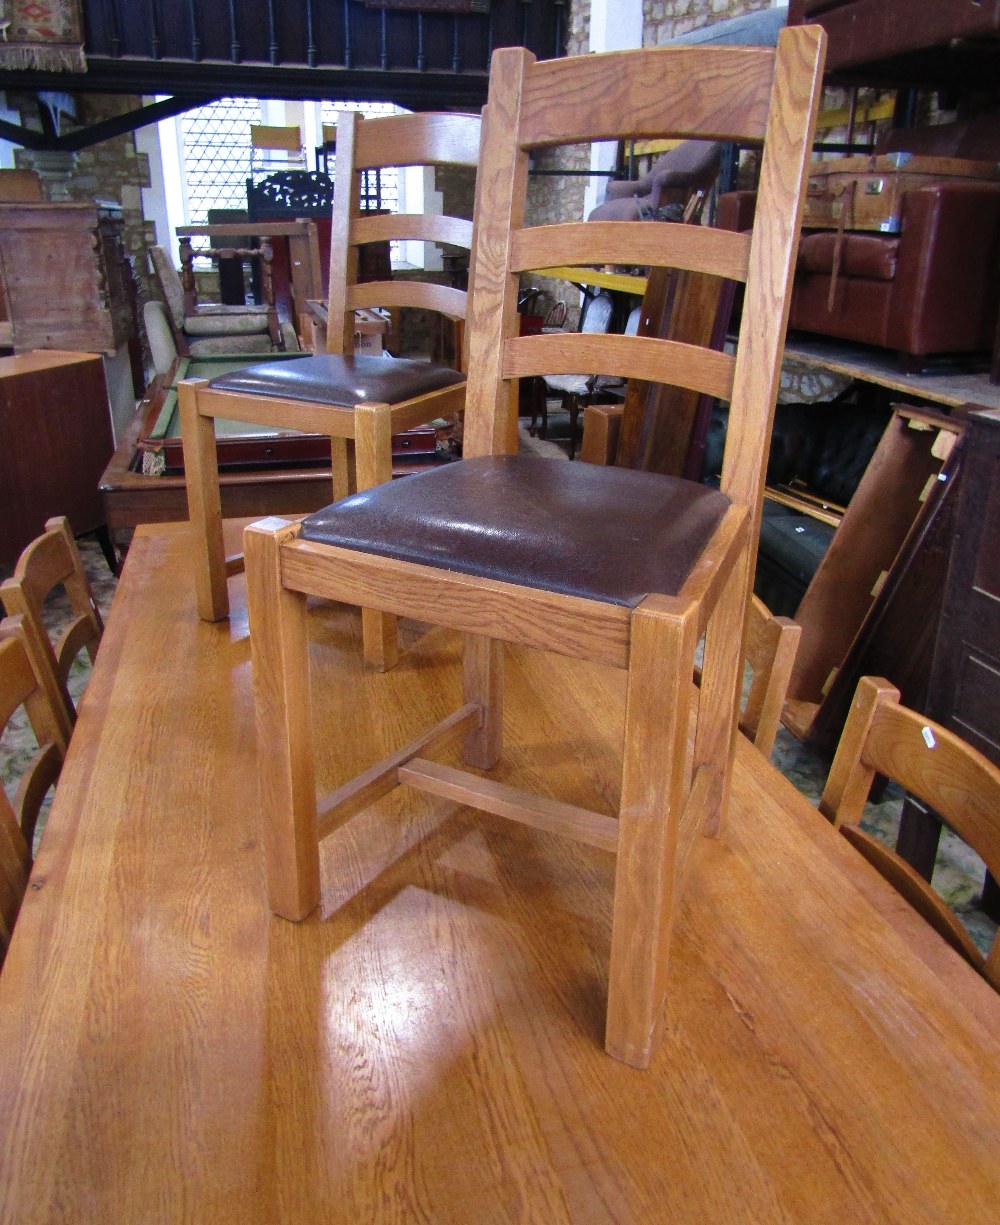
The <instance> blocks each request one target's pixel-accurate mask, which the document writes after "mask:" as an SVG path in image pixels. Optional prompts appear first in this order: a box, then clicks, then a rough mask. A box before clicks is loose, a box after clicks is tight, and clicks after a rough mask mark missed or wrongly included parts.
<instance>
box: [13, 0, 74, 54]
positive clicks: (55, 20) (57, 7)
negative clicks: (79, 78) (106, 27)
mask: <svg viewBox="0 0 1000 1225" xmlns="http://www.w3.org/2000/svg"><path fill="white" fill-rule="evenodd" d="M0 38H2V41H0V68H11V69H25V68H35V69H38V70H39V71H41V72H86V71H87V60H86V58H85V56H84V54H83V12H82V5H81V4H80V0H0Z"/></svg>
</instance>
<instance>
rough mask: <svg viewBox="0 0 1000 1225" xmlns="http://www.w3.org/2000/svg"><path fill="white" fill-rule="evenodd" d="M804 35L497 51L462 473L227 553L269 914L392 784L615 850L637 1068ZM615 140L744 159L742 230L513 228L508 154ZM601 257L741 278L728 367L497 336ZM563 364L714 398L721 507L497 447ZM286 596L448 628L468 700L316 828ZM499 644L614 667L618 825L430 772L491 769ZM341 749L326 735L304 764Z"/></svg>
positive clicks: (784, 241)
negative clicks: (564, 277)
mask: <svg viewBox="0 0 1000 1225" xmlns="http://www.w3.org/2000/svg"><path fill="white" fill-rule="evenodd" d="M823 42H824V36H823V34H822V31H819V30H817V29H816V28H815V27H811V26H799V27H795V28H790V29H787V30H785V31H783V32H782V34H781V36H780V39H779V41H778V46H777V49H776V50H774V51H772V50H770V49H761V48H730V47H725V48H721V47H712V48H703V47H655V48H646V49H644V50H639V51H622V52H611V53H607V54H602V55H587V56H580V57H574V58H569V59H559V60H552V61H548V62H542V63H536V62H535V61H534V58H533V56H531V54H530V53H529V52H527V51H524V50H523V49H521V48H503V49H501V50H498V51H497V52H495V53H494V56H493V61H492V66H491V70H490V93H489V101H488V104H487V108H486V119H485V134H484V139H483V157H482V162H481V166H480V171H479V199H478V214H477V238H476V249H475V255H474V262H473V286H472V311H471V316H470V320H469V326H468V346H469V388H468V404H467V409H466V428H465V456H466V458H464V459H463V460H462V461H461V462H460V463H456V464H450V465H446V466H444V467H442V468H439V469H438V470H436V471H434V472H430V473H427V474H424V475H420V476H414V477H410V478H408V479H407V480H405V481H396V482H395V483H394V484H383V485H380V486H378V487H377V488H375V489H370V490H368V491H367V492H366V493H364V494H358V495H357V496H355V497H351V498H347V499H345V500H343V501H342V502H340V503H338V504H336V505H334V506H330V507H327V508H326V510H324V511H321V512H319V513H318V514H315V515H312V516H310V517H309V518H308V519H306V520H305V521H304V522H303V523H301V524H289V523H285V522H284V521H282V520H278V521H277V522H275V521H274V520H269V521H264V522H262V523H260V524H257V525H255V526H253V527H251V528H249V529H248V530H247V532H246V535H245V538H244V539H245V545H246V548H247V554H248V556H247V591H248V599H249V608H250V641H251V646H252V650H253V673H254V690H255V701H256V706H257V761H258V769H259V773H260V783H261V786H260V800H261V808H262V813H263V821H264V846H265V853H266V857H267V866H268V885H269V891H270V900H271V905H272V907H273V909H274V910H276V911H277V912H278V913H279V914H280V915H283V916H285V917H286V918H290V919H301V918H304V917H305V916H306V915H307V914H309V913H310V911H312V910H314V909H315V908H316V906H317V905H318V904H319V901H320V895H321V888H320V856H319V844H318V839H319V838H320V837H323V836H325V835H327V834H335V832H336V830H337V829H338V828H339V827H340V826H342V825H343V824H344V823H345V821H347V820H349V819H350V818H351V817H352V816H353V815H354V814H355V813H357V812H358V811H360V810H362V809H364V808H366V807H367V806H368V805H369V804H371V803H373V802H374V801H376V800H378V799H379V798H380V797H381V796H383V795H386V794H387V793H388V792H390V791H392V790H393V789H394V788H395V787H397V786H399V785H401V784H406V785H407V786H409V787H412V788H416V789H417V790H418V791H421V792H425V793H428V794H430V795H432V796H435V797H445V798H446V799H448V800H449V801H457V802H458V803H461V804H467V805H471V806H473V807H478V808H481V809H484V810H485V811H487V812H490V813H493V814H495V815H497V816H502V817H507V818H511V819H513V820H516V821H520V822H524V823H527V824H529V825H532V826H535V827H538V828H542V829H547V830H551V831H552V832H553V833H559V834H563V835H568V836H570V837H572V838H574V839H576V840H578V841H581V842H583V843H585V844H588V845H590V846H593V847H597V848H601V849H603V850H605V851H607V852H611V853H613V854H615V855H616V856H617V861H616V868H615V882H614V897H613V900H612V903H611V913H612V934H611V953H610V968H609V987H608V1004H607V1021H606V1030H605V1046H606V1048H607V1050H608V1051H609V1052H610V1053H611V1054H612V1055H614V1056H615V1057H617V1058H619V1059H622V1060H624V1061H626V1062H628V1063H631V1064H634V1065H635V1066H638V1067H645V1066H646V1065H647V1064H648V1063H649V1060H650V1058H651V1057H652V1054H653V1051H654V1049H655V1046H656V1042H657V1039H658V1035H659V1032H660V1030H661V1028H662V1024H663V1015H664V1002H665V991H666V965H667V951H668V947H669V940H670V930H671V926H672V921H673V917H674V914H675V913H676V909H677V906H676V893H677V888H678V886H679V883H680V878H681V877H682V874H683V869H684V864H685V861H687V860H688V859H689V858H690V854H689V852H690V850H691V848H692V847H693V844H694V843H695V841H696V839H697V836H698V834H699V833H701V832H708V833H716V832H718V830H719V827H720V823H721V821H722V818H723V816H724V814H725V810H726V805H727V798H728V792H729V783H730V776H731V770H732V761H733V754H734V751H735V742H736V712H737V705H738V701H739V690H740V681H741V678H742V671H743V669H742V658H743V638H744V631H745V624H746V608H747V602H748V598H749V588H750V577H751V574H752V572H753V562H754V554H755V546H756V535H757V524H758V520H759V516H760V503H761V496H762V488H763V476H764V464H765V459H766V456H767V450H768V439H769V435H770V429H771V421H772V416H773V413H774V404H775V399H776V396H777V390H778V377H779V372H780V362H781V354H782V348H783V342H784V335H785V321H786V318H787V314H788V300H789V286H790V282H791V276H792V268H793V265H794V259H795V251H796V245H797V241H798V229H799V217H800V213H801V207H802V201H803V197H804V188H805V181H806V172H807V166H808V160H809V153H810V148H811V143H812V129H813V123H814V118H815V111H816V105H817V101H818V98H819V92H820V86H821V74H822V61H823V50H822V49H823ZM628 136H635V137H639V138H650V139H658V138H661V137H677V136H681V137H694V138H698V137H702V138H704V137H713V138H715V137H722V138H724V139H731V140H734V141H737V142H740V143H752V144H761V145H763V153H762V161H761V190H760V195H759V203H758V207H757V215H756V218H755V223H754V230H753V234H752V236H750V235H747V234H736V233H728V232H726V231H722V230H709V229H703V228H701V227H699V226H692V225H664V224H662V223H660V222H642V221H639V222H599V221H594V222H579V221H575V222H568V223H564V224H559V225H543V226H535V227H526V226H525V224H524V216H525V197H526V192H527V184H528V163H529V156H530V151H531V150H534V149H538V148H547V147H551V146H554V145H559V144H564V145H573V144H579V143H582V142H587V141H605V140H615V139H618V138H621V137H628ZM607 263H610V264H618V265H626V266H629V265H646V266H656V267H679V268H688V269H692V270H695V271H699V270H700V271H707V272H710V273H712V274H714V275H716V276H724V277H732V278H734V279H738V280H743V281H745V283H746V306H745V308H744V312H743V323H742V328H741V332H740V336H739V340H738V349H737V353H736V356H735V357H733V356H731V355H729V354H727V353H719V352H716V351H713V350H709V349H704V348H701V349H699V348H697V347H696V346H693V345H687V344H680V343H679V342H677V341H671V340H661V339H659V338H656V337H651V336H590V335H582V334H577V335H555V336H545V335H541V336H524V337H519V336H518V335H517V330H518V329H517V323H518V317H517V291H518V279H519V275H520V274H521V273H522V272H527V271H531V270H535V269H543V268H549V267H555V266H562V265H567V264H570V265H572V264H602V265H603V264H607ZM577 370H590V371H597V372H599V373H602V374H616V375H619V376H621V377H630V376H631V377H637V378H642V379H649V380H652V381H655V382H665V383H676V382H679V383H681V384H682V385H684V386H689V387H697V388H700V389H702V390H704V391H705V392H706V393H708V394H711V395H714V396H718V397H719V398H721V399H724V400H728V401H730V404H731V409H730V422H731V424H730V428H729V431H728V434H727V439H726V452H725V463H724V467H723V471H722V485H721V489H720V490H715V489H710V488H708V487H707V486H704V485H699V484H697V483H695V482H692V481H686V480H683V479H680V478H677V477H668V476H661V475H659V474H657V473H650V472H636V471H632V470H629V469H623V468H605V467H599V466H597V465H594V464H569V463H561V462H558V461H551V460H544V459H536V458H533V457H531V456H519V455H515V454H511V453H510V452H511V451H512V449H513V447H512V429H511V423H512V421H513V419H514V414H515V413H516V411H517V384H518V380H519V379H521V378H528V377H533V376H536V375H542V374H547V373H573V372H574V371H577ZM310 594H313V595H318V596H321V597H325V598H328V599H333V600H341V601H345V602H347V603H349V604H354V605H360V606H361V607H374V608H380V609H384V610H386V611H391V612H393V613H396V614H403V615H410V616H415V617H416V618H418V619H420V620H426V621H431V622H433V623H435V624H438V625H443V626H448V627H450V628H452V629H454V630H458V631H461V632H462V634H463V635H464V668H465V685H464V689H465V692H464V704H463V705H461V706H460V707H459V709H458V710H457V711H456V712H455V713H454V714H452V715H450V716H449V717H448V718H446V719H445V720H444V721H443V722H442V723H441V724H439V725H438V726H437V728H435V729H434V730H432V731H430V732H428V733H427V734H426V735H423V736H420V737H419V738H418V739H417V740H415V741H412V742H411V743H410V744H409V745H408V746H407V747H406V748H405V749H401V750H399V751H397V752H396V753H393V754H392V755H390V756H389V757H387V758H385V759H384V760H383V761H381V762H379V763H378V764H376V765H374V766H372V767H371V768H370V769H369V770H367V771H366V772H365V773H364V774H361V775H359V776H358V777H357V778H356V779H354V780H353V781H352V782H350V783H346V784H344V785H343V786H341V787H340V788H339V789H338V790H337V791H336V792H335V793H334V796H333V797H332V800H331V801H330V802H325V803H324V805H323V806H322V811H318V810H319V809H320V805H318V804H317V797H316V781H315V778H316V776H315V757H314V748H313V744H314V742H313V736H314V734H315V733H314V729H313V726H312V718H311V712H310V707H311V700H310V695H309V649H308V624H307V623H308V617H307V609H306V604H307V598H308V596H309V595H310ZM702 634H704V635H705V639H706V641H705V652H704V666H703V670H702V685H701V690H700V694H699V697H698V701H697V720H696V722H693V721H692V719H691V717H690V714H691V712H692V711H693V709H694V694H693V686H692V676H693V672H694V661H695V648H696V646H697V643H698V640H699V638H700V637H701V636H702ZM505 642H513V643H520V644H523V645H525V646H529V647H539V648H542V649H545V650H553V651H558V652H560V653H562V654H565V655H570V656H573V657H576V658H582V659H585V660H589V661H595V662H599V663H604V664H610V665H614V666H617V667H619V668H623V669H625V670H626V671H627V681H626V694H627V697H626V714H625V734H624V760H623V771H622V785H621V794H620V799H619V811H618V815H617V818H616V817H613V816H609V815H607V814H604V813H596V812H589V811H585V810H583V809H580V808H578V807H576V806H573V805H570V804H566V803H562V802H560V801H557V800H554V799H553V798H551V797H550V796H548V795H544V794H542V795H538V794H534V793H532V792H528V791H526V790H521V789H519V788H514V787H511V786H509V785H506V784H501V783H499V782H498V781H496V780H493V779H488V778H483V777H482V776H481V775H480V774H478V773H475V772H473V771H467V770H458V769H453V768H451V767H450V766H446V765H442V764H440V763H438V762H435V761H431V760H427V758H428V756H429V754H430V753H431V752H433V751H434V750H435V748H436V747H438V746H439V745H440V743H441V742H442V741H443V742H450V741H451V740H452V739H453V738H454V737H455V736H456V734H460V735H464V737H465V739H464V759H465V762H466V763H467V764H468V765H470V766H473V767H476V768H478V769H489V768H490V767H492V766H493V765H495V764H496V762H497V761H498V758H499V755H500V752H501V733H502V690H503V670H502V668H503V651H504V643H505ZM341 701H342V703H343V715H342V718H341V720H340V721H339V723H340V728H341V730H343V728H346V726H347V725H348V724H349V723H350V721H351V720H358V719H360V718H362V717H364V715H363V712H361V711H358V710H356V709H353V702H354V697H353V695H349V694H347V693H344V694H343V695H341ZM689 733H691V735H692V737H693V744H692V745H690V746H689ZM337 734H339V733H338V732H337V731H336V730H335V729H333V728H331V729H328V730H324V731H323V732H322V735H323V737H324V741H325V743H326V744H327V745H328V746H329V743H330V741H331V739H333V738H334V737H335V735H337ZM539 904H541V901H540V902H539ZM430 938H433V937H430Z"/></svg>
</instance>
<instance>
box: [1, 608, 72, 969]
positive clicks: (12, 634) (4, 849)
mask: <svg viewBox="0 0 1000 1225" xmlns="http://www.w3.org/2000/svg"><path fill="white" fill-rule="evenodd" d="M22 706H23V707H24V708H25V710H26V712H27V715H28V721H29V722H30V724H31V729H32V731H33V732H34V734H35V740H36V741H37V745H38V748H37V751H36V752H35V753H34V754H33V755H32V757H31V758H30V760H29V761H28V763H27V766H26V768H25V770H24V773H23V774H22V775H21V778H20V782H19V783H18V787H17V790H16V791H15V793H14V798H13V802H12V801H11V800H9V799H8V798H7V793H6V791H5V790H4V789H3V787H0V962H2V961H3V958H4V956H5V955H6V952H7V945H8V944H9V943H10V936H11V931H12V930H13V927H14V920H15V919H16V918H17V913H18V911H19V910H20V908H21V900H22V898H23V897H24V891H25V889H26V887H27V884H28V874H29V873H30V871H31V862H32V855H31V847H32V844H33V842H34V837H35V826H36V825H37V823H38V814H39V812H40V810H41V806H42V801H43V800H44V799H45V797H46V795H47V794H48V791H49V788H50V787H52V785H53V784H54V783H55V781H56V779H57V778H58V777H59V772H60V770H61V769H62V763H63V759H64V758H65V756H66V737H65V735H64V734H63V728H62V720H61V719H60V718H59V717H58V716H59V711H58V709H57V708H56V707H55V706H53V705H52V704H51V702H50V700H49V694H48V692H47V689H46V687H45V686H43V685H42V683H41V673H40V672H39V670H38V669H37V668H36V665H35V663H34V662H33V660H32V657H31V655H30V654H29V651H28V645H27V642H26V640H25V635H24V626H23V624H22V622H21V618H20V617H5V618H4V619H3V621H0V734H2V733H3V732H4V731H5V729H6V728H7V725H8V723H9V722H10V720H11V717H12V716H13V715H14V714H15V712H16V711H17V710H19V709H20V708H21V707H22Z"/></svg>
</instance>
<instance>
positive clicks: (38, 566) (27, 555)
mask: <svg viewBox="0 0 1000 1225" xmlns="http://www.w3.org/2000/svg"><path fill="white" fill-rule="evenodd" d="M72 573H73V557H72V555H71V554H70V551H69V549H68V547H67V544H66V539H65V537H64V536H63V535H62V534H61V533H60V532H52V531H47V532H45V533H44V534H43V535H41V536H38V537H36V538H35V539H34V540H33V541H32V542H31V543H30V544H29V545H27V546H26V547H25V549H24V551H23V553H22V554H21V556H20V557H19V558H18V560H17V565H16V566H15V568H14V574H13V576H12V578H11V579H7V580H5V582H4V586H5V587H8V586H10V585H14V584H19V585H20V587H21V589H22V591H24V593H25V594H26V595H27V597H28V598H29V599H30V600H31V601H32V603H33V604H35V605H36V606H37V607H38V608H39V609H40V608H41V606H42V603H43V602H44V600H45V597H46V596H47V595H48V593H49V592H50V591H51V590H52V588H53V587H54V586H55V585H56V583H61V582H63V581H64V580H65V579H66V578H67V577H68V576H69V575H71V574H72Z"/></svg>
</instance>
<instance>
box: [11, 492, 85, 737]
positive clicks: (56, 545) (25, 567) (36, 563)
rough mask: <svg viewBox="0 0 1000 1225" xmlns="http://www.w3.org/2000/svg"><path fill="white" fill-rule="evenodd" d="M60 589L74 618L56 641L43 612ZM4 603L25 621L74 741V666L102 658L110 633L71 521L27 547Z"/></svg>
mask: <svg viewBox="0 0 1000 1225" xmlns="http://www.w3.org/2000/svg"><path fill="white" fill-rule="evenodd" d="M60 585H62V587H63V589H64V591H65V593H66V598H67V600H68V601H69V606H70V612H71V614H72V618H71V620H70V621H69V623H68V624H67V625H66V627H65V628H64V629H63V631H62V632H61V634H60V635H59V637H58V639H57V640H56V641H55V642H53V641H52V639H51V638H50V637H49V633H48V630H47V629H46V628H45V621H44V616H43V612H42V610H43V608H44V605H45V601H46V600H47V599H48V597H49V595H50V594H51V593H52V591H53V590H54V589H55V588H56V587H58V586H60ZM0 603H2V604H3V607H4V610H5V611H6V612H7V613H8V614H10V616H16V617H20V618H21V620H22V624H23V629H24V638H25V643H26V645H27V648H28V652H29V654H30V655H31V657H32V660H33V661H34V663H35V666H36V670H37V671H38V674H39V677H40V679H41V683H42V684H43V686H44V687H45V689H46V692H47V694H48V699H49V701H50V703H51V704H52V707H53V710H54V711H55V712H56V717H57V718H58V719H59V721H60V725H61V728H62V732H63V736H64V738H65V739H66V740H68V739H69V736H70V732H71V731H72V728H73V724H74V723H75V722H76V708H75V707H74V705H73V699H72V698H71V697H70V694H69V689H68V687H67V681H68V679H69V672H70V668H71V667H72V665H73V660H74V659H76V657H77V655H79V654H80V652H81V651H82V650H86V652H87V654H88V656H89V657H90V661H91V663H93V662H94V661H95V660H96V658H97V648H98V647H99V646H100V643H101V636H102V634H103V633H104V622H103V621H102V619H101V614H100V611H99V610H98V607H97V602H96V601H95V599H94V593H93V592H92V591H91V589H90V582H89V581H88V579H87V575H86V572H85V571H84V568H83V562H82V561H81V560H80V552H79V550H78V549H77V547H76V541H75V540H74V539H73V531H72V529H71V527H70V525H69V520H68V519H66V518H65V517H64V516H62V515H60V516H58V517H57V518H54V519H48V520H47V521H46V523H45V531H44V533H43V534H42V535H41V536H38V537H36V538H35V539H34V540H33V541H32V542H31V544H29V545H28V546H27V547H26V548H25V549H24V551H23V552H22V553H21V556H20V557H19V558H18V559H17V565H16V566H15V567H14V573H13V575H12V576H11V577H10V578H8V579H5V580H4V582H3V583H2V584H0Z"/></svg>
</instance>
